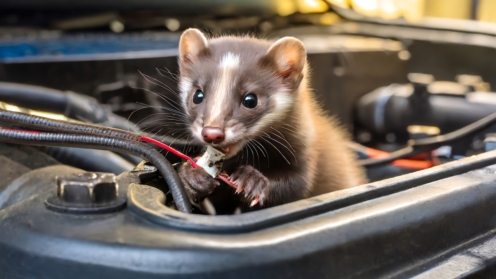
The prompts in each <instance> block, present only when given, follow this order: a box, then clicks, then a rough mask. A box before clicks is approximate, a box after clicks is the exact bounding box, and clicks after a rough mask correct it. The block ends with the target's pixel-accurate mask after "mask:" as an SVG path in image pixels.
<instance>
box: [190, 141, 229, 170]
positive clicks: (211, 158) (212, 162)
mask: <svg viewBox="0 0 496 279" xmlns="http://www.w3.org/2000/svg"><path fill="white" fill-rule="evenodd" d="M225 157H226V156H225V155H224V153H222V152H220V151H219V150H217V149H215V148H213V147H211V146H209V145H207V150H206V151H205V153H204V154H203V156H201V158H200V159H198V161H197V162H196V164H197V165H199V166H200V167H202V168H203V169H204V170H205V171H206V172H207V173H208V174H210V175H211V176H212V177H213V178H215V177H217V175H219V173H220V172H221V171H222V164H223V163H224V158H225Z"/></svg>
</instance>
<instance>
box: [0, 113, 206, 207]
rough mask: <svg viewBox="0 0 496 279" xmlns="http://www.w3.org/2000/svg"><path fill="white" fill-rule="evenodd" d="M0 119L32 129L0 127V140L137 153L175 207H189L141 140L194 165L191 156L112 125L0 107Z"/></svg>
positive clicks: (172, 175) (168, 170) (169, 172)
mask: <svg viewBox="0 0 496 279" xmlns="http://www.w3.org/2000/svg"><path fill="white" fill-rule="evenodd" d="M0 122H2V123H8V124H11V125H14V126H16V127H23V128H30V129H34V130H33V131H32V130H19V129H9V128H2V129H0V140H1V141H4V142H10V143H16V144H24V145H39V146H63V147H79V148H89V149H100V150H108V151H115V152H121V153H125V154H130V155H134V156H138V157H140V158H142V159H144V160H146V161H148V162H150V163H152V164H153V165H155V167H156V168H157V169H158V171H159V173H160V174H161V175H162V176H163V177H164V179H165V181H166V182H167V184H168V186H169V189H170V191H171V194H172V196H173V198H174V201H175V204H176V206H177V208H178V209H179V210H180V211H182V212H186V213H189V212H191V210H192V209H191V203H190V201H189V199H188V196H187V195H186V191H185V189H184V186H183V185H182V183H181V180H180V179H179V177H178V175H177V173H176V171H175V170H174V168H173V167H172V165H171V164H170V162H169V161H168V160H167V159H166V158H165V157H164V156H162V154H160V152H158V151H157V150H156V149H154V148H153V147H151V146H149V145H147V144H145V143H143V142H141V141H144V142H149V143H152V144H155V145H157V146H160V147H161V148H164V149H166V150H168V151H170V152H172V153H173V154H175V155H177V156H179V157H181V158H182V159H185V160H188V161H189V162H190V163H191V164H192V165H193V167H195V168H196V167H198V166H197V165H196V163H195V161H194V160H193V159H191V158H190V157H188V156H186V155H185V154H182V153H181V152H179V151H177V150H175V149H173V148H172V147H170V146H168V145H165V144H163V143H161V142H159V141H157V140H154V139H152V138H149V137H145V136H140V135H138V134H135V133H131V132H127V131H123V130H119V129H115V128H106V127H100V126H96V125H90V124H83V123H71V122H66V121H60V120H52V119H48V118H43V117H39V116H33V115H29V114H24V113H20V112H12V111H6V110H2V109H0Z"/></svg>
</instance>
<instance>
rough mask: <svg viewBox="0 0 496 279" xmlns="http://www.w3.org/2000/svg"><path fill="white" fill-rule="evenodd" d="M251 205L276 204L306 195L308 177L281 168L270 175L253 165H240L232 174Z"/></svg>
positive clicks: (238, 191) (238, 187) (239, 190)
mask: <svg viewBox="0 0 496 279" xmlns="http://www.w3.org/2000/svg"><path fill="white" fill-rule="evenodd" d="M271 173H272V172H271ZM231 177H232V179H233V181H234V183H235V184H236V186H237V189H236V193H242V194H243V195H244V196H245V198H247V199H248V202H249V204H250V206H255V205H256V204H260V205H261V206H274V205H279V204H283V203H287V202H292V201H296V200H299V199H302V198H304V197H305V194H306V189H307V185H306V179H305V178H304V176H303V175H301V174H300V173H298V172H292V171H288V170H281V172H276V173H275V174H272V175H271V176H270V177H267V176H265V175H264V174H262V173H261V172H260V171H259V170H257V169H255V168H254V167H252V166H249V165H246V166H240V167H239V168H238V169H237V170H236V171H235V172H234V173H233V175H232V176H231Z"/></svg>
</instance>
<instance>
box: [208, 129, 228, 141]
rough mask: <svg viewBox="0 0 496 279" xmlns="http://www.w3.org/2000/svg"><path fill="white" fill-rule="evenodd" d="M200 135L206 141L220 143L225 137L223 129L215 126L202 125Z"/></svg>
mask: <svg viewBox="0 0 496 279" xmlns="http://www.w3.org/2000/svg"><path fill="white" fill-rule="evenodd" d="M202 137H203V140H204V141H205V142H206V143H212V142H213V143H221V142H223V141H224V139H225V138H226V135H225V134H224V130H222V129H221V128H217V127H203V129H202Z"/></svg>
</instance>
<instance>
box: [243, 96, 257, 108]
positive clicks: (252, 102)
mask: <svg viewBox="0 0 496 279" xmlns="http://www.w3.org/2000/svg"><path fill="white" fill-rule="evenodd" d="M257 102H258V101H257V95H255V94H253V93H248V94H246V95H245V98H244V99H243V106H245V107H247V108H250V109H252V108H255V107H256V106H257Z"/></svg>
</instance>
